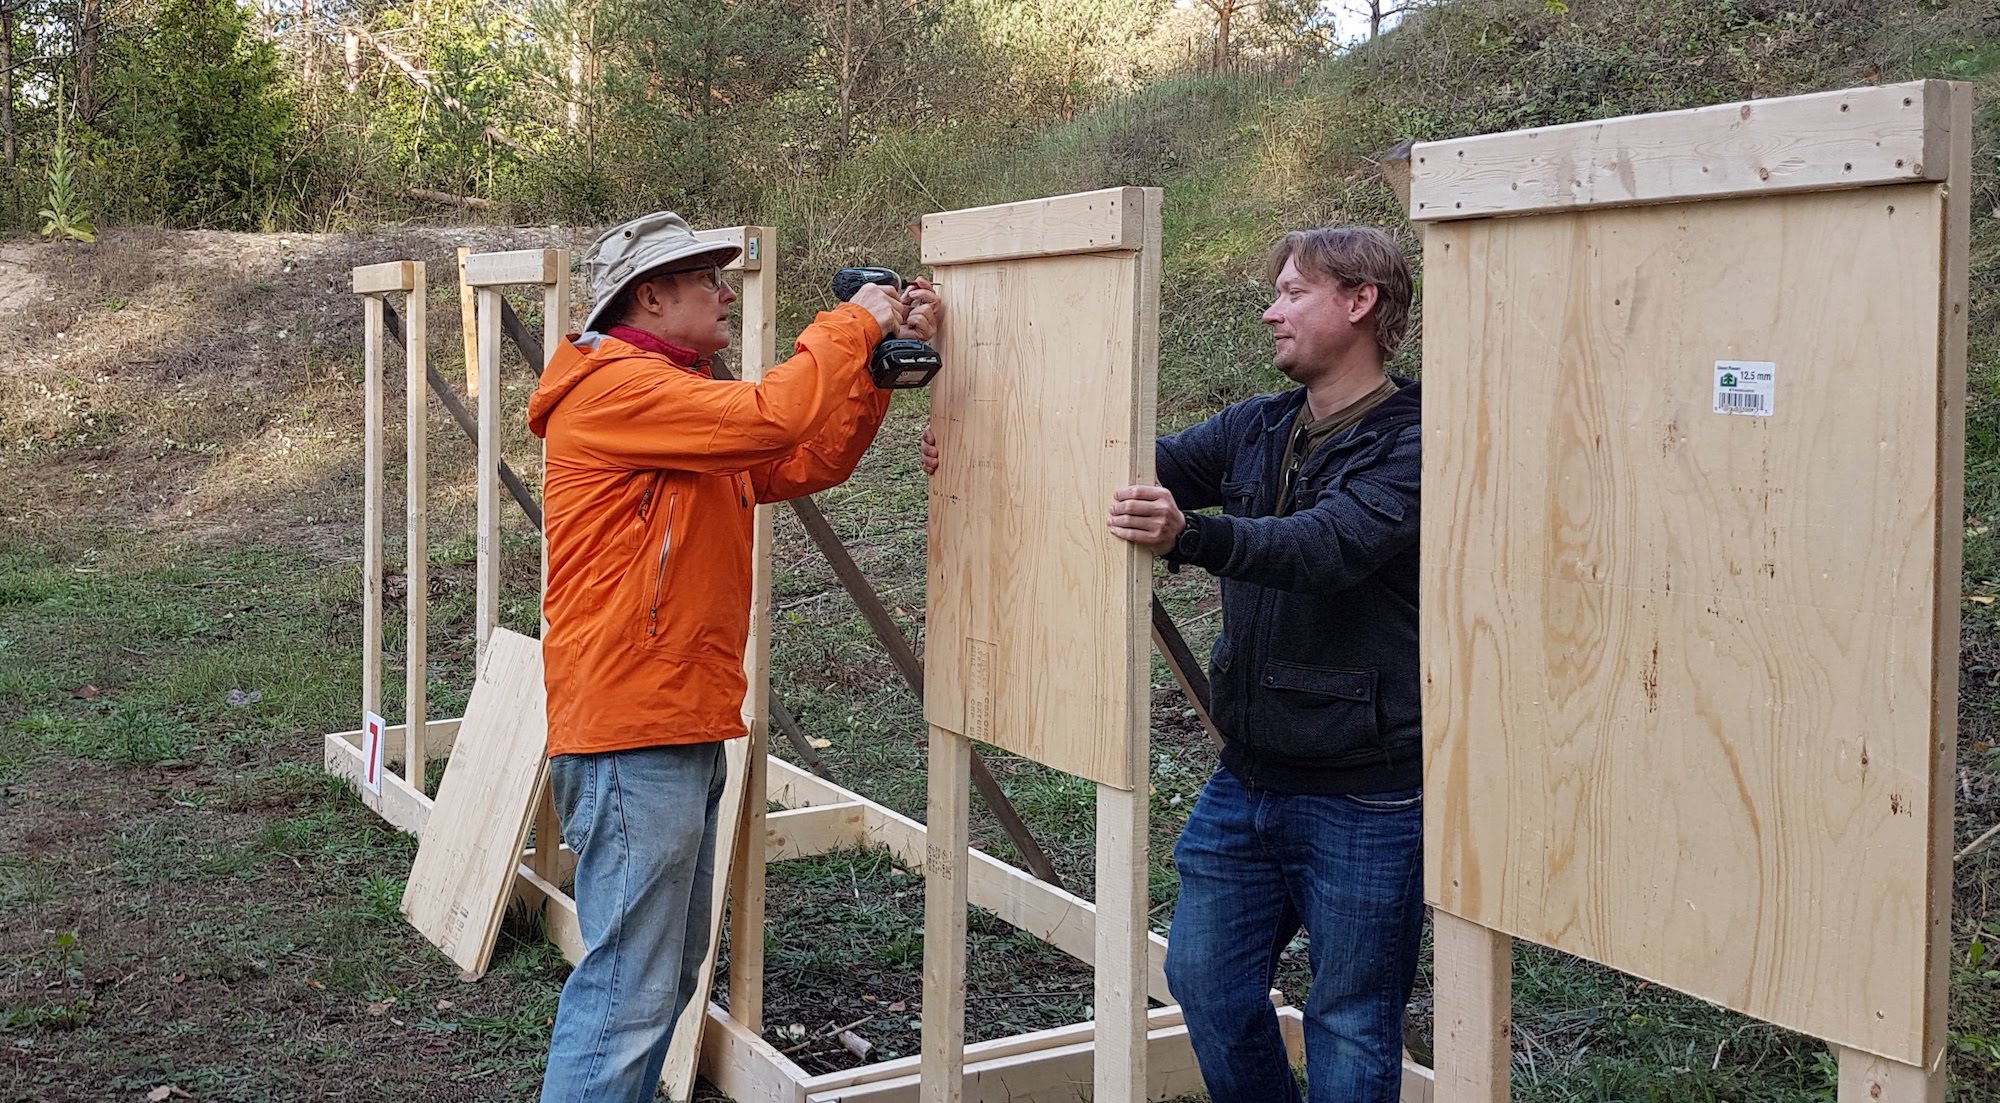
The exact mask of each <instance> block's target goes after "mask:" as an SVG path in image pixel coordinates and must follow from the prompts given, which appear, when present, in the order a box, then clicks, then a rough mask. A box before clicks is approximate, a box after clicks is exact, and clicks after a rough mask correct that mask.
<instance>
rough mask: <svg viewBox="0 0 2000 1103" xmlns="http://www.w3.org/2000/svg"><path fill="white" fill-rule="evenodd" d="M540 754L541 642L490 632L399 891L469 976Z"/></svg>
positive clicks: (518, 838) (522, 821)
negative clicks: (420, 839)
mask: <svg viewBox="0 0 2000 1103" xmlns="http://www.w3.org/2000/svg"><path fill="white" fill-rule="evenodd" d="M547 754H548V727H547V709H546V698H545V697H544V695H543V688H542V648H541V644H539V643H537V642H536V641H534V640H531V639H529V638H528V637H526V636H522V635H518V634H516V633H514V632H509V631H507V630H506V629H504V628H498V629H495V630H494V632H493V637H492V639H491V641H489V643H488V645H487V650H486V657H485V660H484V661H483V662H482V663H481V664H480V669H479V680H478V681H477V682H476V683H475V684H474V685H473V688H472V699H471V700H470V701H469V702H467V704H466V708H465V719H464V721H463V722H462V723H460V725H459V729H458V742H457V743H456V744H455V745H454V746H453V748H452V753H451V763H450V765H448V766H447V767H446V768H445V772H444V780H443V781H441V782H439V784H438V794H437V800H436V802H435V803H434V804H433V805H432V806H431V815H430V821H429V822H428V823H427V824H425V826H424V835H423V842H422V843H421V844H419V846H418V847H417V860H416V862H415V864H414V865H412V866H411V867H410V881H409V887H408V888H406V889H405V890H404V891H403V914H404V915H406V916H409V918H410V923H411V924H412V925H413V926H415V927H416V928H417V930H419V931H421V932H423V934H424V937H426V938H428V939H430V940H431V941H432V942H433V943H435V944H436V945H437V946H438V948H439V949H441V950H443V951H444V952H445V954H446V955H447V956H449V957H450V958H451V959H452V960H453V961H455V962H457V963H458V966H459V968H461V969H463V970H465V971H467V972H469V973H474V974H478V973H483V972H485V971H486V965H487V963H488V962H489V961H490V960H492V957H493V942H494V939H495V938H496V937H498V935H499V933H500V916H501V912H502V911H503V910H504V909H505V907H506V905H507V900H508V899H509V898H510V897H511V896H512V895H513V887H514V871H515V868H516V867H517V866H518V865H519V864H520V861H521V848H522V846H524V845H525V844H526V842H527V836H528V824H529V821H530V820H531V818H532V816H533V812H534V804H535V798H536V796H537V795H538V794H539V793H540V792H541V788H542V783H543V781H544V779H545V778H546V777H547V776H548V762H547Z"/></svg>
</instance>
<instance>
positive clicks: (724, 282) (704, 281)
mask: <svg viewBox="0 0 2000 1103" xmlns="http://www.w3.org/2000/svg"><path fill="white" fill-rule="evenodd" d="M675 275H682V276H693V277H694V279H695V282H696V283H699V284H700V285H702V286H703V287H705V288H707V289H708V290H710V291H713V292H716V293H718V294H719V293H720V292H721V291H722V289H723V288H725V287H726V288H728V289H729V290H731V291H734V290H736V284H735V283H734V281H732V280H730V278H729V277H728V276H726V275H724V274H723V271H722V269H720V268H718V267H716V266H714V265H710V266H709V267H707V268H696V269H692V270H690V271H686V272H677V273H675Z"/></svg>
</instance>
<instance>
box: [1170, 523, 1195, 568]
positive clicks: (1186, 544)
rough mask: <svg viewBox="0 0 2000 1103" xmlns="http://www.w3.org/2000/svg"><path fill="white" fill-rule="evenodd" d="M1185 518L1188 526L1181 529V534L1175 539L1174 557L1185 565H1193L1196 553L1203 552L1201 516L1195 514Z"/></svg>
mask: <svg viewBox="0 0 2000 1103" xmlns="http://www.w3.org/2000/svg"><path fill="white" fill-rule="evenodd" d="M1183 516H1184V517H1185V518H1186V521H1187V524H1186V526H1185V527H1183V528H1182V529H1181V534H1180V535H1179V536H1176V537H1174V550H1173V557H1174V558H1175V559H1177V560H1180V561H1181V562H1183V563H1192V562H1194V557H1195V553H1196V552H1199V551H1200V550H1201V516H1200V515H1199V514H1195V513H1188V514H1184V515H1183Z"/></svg>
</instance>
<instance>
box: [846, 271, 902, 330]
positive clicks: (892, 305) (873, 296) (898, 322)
mask: <svg viewBox="0 0 2000 1103" xmlns="http://www.w3.org/2000/svg"><path fill="white" fill-rule="evenodd" d="M847 301H848V302H851V303H853V304H854V305H856V306H858V307H860V308H861V309H863V310H866V311H867V312H868V313H869V315H870V316H872V317H873V318H874V319H875V324H876V325H879V326H881V327H882V336H884V337H889V336H893V335H894V334H895V332H896V331H897V330H898V329H899V328H901V327H902V325H903V322H904V319H905V318H906V317H907V316H908V314H909V309H910V308H909V307H907V306H904V305H903V300H902V298H901V297H900V296H898V295H897V294H896V292H894V291H891V290H889V289H888V288H887V287H885V286H883V285H882V284H879V283H864V284H862V285H861V290H859V291H856V292H855V293H854V297H853V298H851V299H849V300H847Z"/></svg>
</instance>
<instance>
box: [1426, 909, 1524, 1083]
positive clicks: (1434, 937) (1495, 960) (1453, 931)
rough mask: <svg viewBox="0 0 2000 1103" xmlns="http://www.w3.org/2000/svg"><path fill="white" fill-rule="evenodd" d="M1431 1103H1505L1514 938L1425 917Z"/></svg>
mask: <svg viewBox="0 0 2000 1103" xmlns="http://www.w3.org/2000/svg"><path fill="white" fill-rule="evenodd" d="M1431 946H1432V950H1433V953H1434V955H1435V959H1436V970H1435V982H1434V984H1435V991H1436V993H1437V996H1436V1001H1437V1002H1436V1006H1437V1020H1436V1022H1437V1025H1436V1034H1437V1044H1436V1046H1435V1047H1434V1048H1435V1051H1436V1056H1437V1099H1438V1103H1507V1099H1508V1091H1509V1087H1508V1082H1507V1074H1508V1070H1509V1069H1510V1068H1511V1067H1512V1064H1513V1059H1512V1050H1511V1049H1510V1047H1509V1040H1510V1038H1511V1036H1512V1034H1513V1016H1514V1011H1513V998H1514V997H1513V975H1514V974H1513V966H1514V940H1513V939H1511V938H1508V937H1507V936H1506V935H1504V934H1501V933H1500V932H1499V931H1495V930H1490V929H1488V928H1486V927H1482V926H1480V925H1479V924H1477V923H1472V922H1469V921H1467V920H1464V919H1460V918H1459V917H1457V916H1455V915H1453V914H1451V913H1450V912H1447V911H1444V910H1442V909H1436V908H1434V909H1432V911H1431Z"/></svg>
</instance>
